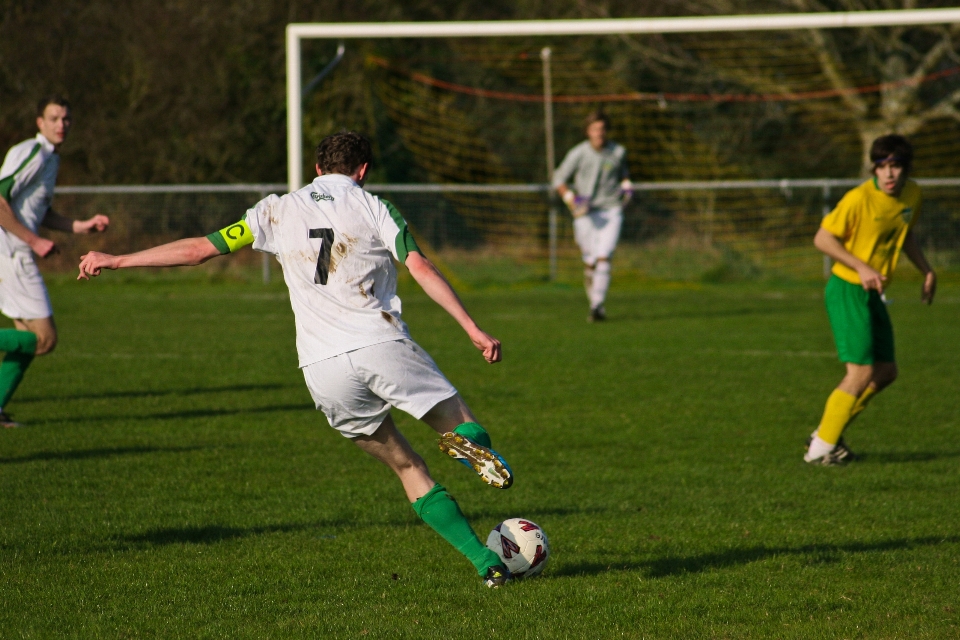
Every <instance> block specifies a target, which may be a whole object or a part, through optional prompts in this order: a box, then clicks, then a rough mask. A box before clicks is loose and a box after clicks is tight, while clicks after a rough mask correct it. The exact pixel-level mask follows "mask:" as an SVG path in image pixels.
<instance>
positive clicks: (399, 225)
mask: <svg viewBox="0 0 960 640" xmlns="http://www.w3.org/2000/svg"><path fill="white" fill-rule="evenodd" d="M245 220H246V223H247V226H249V228H250V231H251V232H252V235H253V248H254V249H256V250H258V251H264V252H267V253H272V254H274V255H276V256H277V258H278V260H279V261H280V264H281V265H282V267H283V279H284V280H285V281H286V284H287V288H288V289H289V290H290V305H291V306H292V307H293V314H294V318H295V320H296V327H297V352H298V354H299V357H300V366H301V367H306V366H308V365H310V364H313V363H314V362H319V361H320V360H325V359H327V358H332V357H334V356H337V355H340V354H342V353H347V352H348V351H353V350H355V349H360V348H363V347H368V346H371V345H374V344H380V343H383V342H389V341H392V340H401V339H404V338H409V337H410V334H409V333H408V331H407V326H406V324H404V322H403V320H402V319H401V317H400V298H399V297H397V271H396V268H395V267H394V262H393V261H394V260H397V261H399V262H401V263H403V262H404V261H405V260H406V258H407V254H408V253H409V252H410V251H419V249H418V248H417V245H416V243H415V242H414V241H413V237H412V236H411V235H410V231H409V229H408V228H407V223H406V222H405V221H404V219H403V217H401V215H400V213H399V212H398V211H397V209H396V208H395V207H394V206H393V205H392V204H390V203H389V202H387V201H386V200H382V199H380V198H378V197H376V196H374V195H371V194H369V193H367V192H366V191H364V190H363V188H362V187H360V186H359V185H358V184H357V183H356V182H354V181H353V180H352V179H351V178H349V177H347V176H344V175H339V174H329V175H323V176H319V177H318V178H317V179H316V180H314V181H313V182H312V183H311V184H309V185H307V186H306V187H304V188H303V189H300V190H298V191H294V192H293V193H288V194H287V195H285V196H281V197H278V196H269V197H267V198H266V199H264V200H261V201H260V202H259V203H257V205H256V206H254V207H253V208H252V209H250V210H248V211H247V214H246V216H245ZM232 228H233V227H228V229H226V230H224V232H223V233H226V234H227V235H226V236H225V237H223V241H222V243H223V247H220V246H219V245H220V242H217V241H214V244H215V245H218V248H220V249H221V251H222V252H223V251H224V249H227V250H230V251H232V250H234V248H235V246H234V245H235V244H237V243H235V242H234V241H233V240H232V237H233V236H234V235H236V232H233V233H231V232H230V229H232ZM241 233H242V232H241ZM208 237H210V236H208Z"/></svg>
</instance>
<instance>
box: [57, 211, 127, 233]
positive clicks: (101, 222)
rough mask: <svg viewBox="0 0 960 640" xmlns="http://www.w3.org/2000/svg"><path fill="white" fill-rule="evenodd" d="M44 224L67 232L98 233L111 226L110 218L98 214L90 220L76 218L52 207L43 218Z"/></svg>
mask: <svg viewBox="0 0 960 640" xmlns="http://www.w3.org/2000/svg"><path fill="white" fill-rule="evenodd" d="M43 226H44V227H46V228H47V229H55V230H57V231H66V232H67V233H81V234H82V233H96V232H101V231H106V230H107V227H109V226H110V218H108V217H107V216H105V215H101V214H97V215H95V216H93V217H92V218H90V219H88V220H74V219H73V218H68V217H66V216H62V215H60V214H59V213H57V212H56V211H54V210H53V209H50V210H49V211H47V215H46V216H44V218H43Z"/></svg>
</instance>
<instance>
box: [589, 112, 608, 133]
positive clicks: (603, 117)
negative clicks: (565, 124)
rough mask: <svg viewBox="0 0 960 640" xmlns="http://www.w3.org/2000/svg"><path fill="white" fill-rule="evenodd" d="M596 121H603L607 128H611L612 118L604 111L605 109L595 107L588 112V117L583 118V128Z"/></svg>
mask: <svg viewBox="0 0 960 640" xmlns="http://www.w3.org/2000/svg"><path fill="white" fill-rule="evenodd" d="M594 122H602V123H603V124H605V125H606V126H607V129H609V128H610V118H608V117H607V114H606V113H604V112H603V109H594V110H593V111H591V112H590V113H588V114H587V117H586V118H584V119H583V128H584V129H586V128H587V127H589V126H590V125H592V124H593V123H594Z"/></svg>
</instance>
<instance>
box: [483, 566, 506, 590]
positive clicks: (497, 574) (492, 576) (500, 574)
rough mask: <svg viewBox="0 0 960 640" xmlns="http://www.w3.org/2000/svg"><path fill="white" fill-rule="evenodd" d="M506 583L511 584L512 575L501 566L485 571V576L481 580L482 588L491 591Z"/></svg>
mask: <svg viewBox="0 0 960 640" xmlns="http://www.w3.org/2000/svg"><path fill="white" fill-rule="evenodd" d="M508 582H513V574H512V573H510V570H509V569H507V568H506V567H504V566H502V565H498V566H496V567H490V568H489V569H487V575H486V576H485V577H484V578H483V584H484V586H486V587H489V588H491V589H499V588H500V587H502V586H503V585H505V584H507V583H508Z"/></svg>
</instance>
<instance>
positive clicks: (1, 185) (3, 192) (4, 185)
mask: <svg viewBox="0 0 960 640" xmlns="http://www.w3.org/2000/svg"><path fill="white" fill-rule="evenodd" d="M39 152H40V143H39V142H38V143H37V145H36V146H35V147H34V148H33V150H31V151H30V155H28V156H27V159H26V160H24V161H23V162H21V163H20V166H19V167H17V170H16V171H14V172H13V173H11V174H10V175H9V176H7V177H6V178H4V179H3V180H0V196H3V199H4V200H6V201H7V202H10V194H11V193H12V192H13V185H14V183H15V182H16V179H17V174H18V173H20V172H21V171H23V168H24V167H25V166H27V164H28V163H29V162H30V161H31V160H33V156H35V155H37V154H38V153H39Z"/></svg>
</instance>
